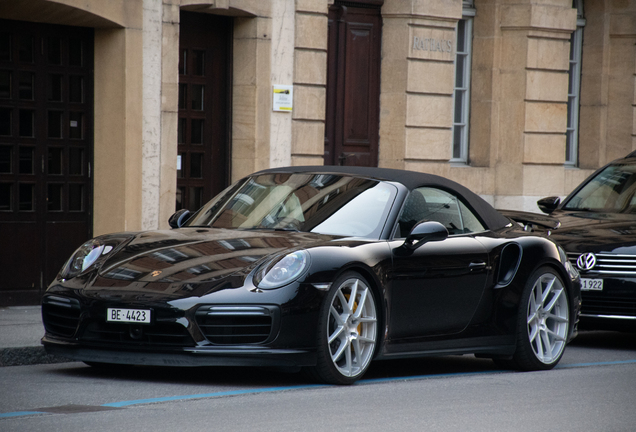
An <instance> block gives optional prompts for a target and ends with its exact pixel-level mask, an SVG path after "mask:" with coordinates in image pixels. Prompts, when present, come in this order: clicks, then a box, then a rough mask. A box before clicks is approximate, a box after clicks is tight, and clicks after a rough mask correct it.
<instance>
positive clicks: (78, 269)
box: [60, 239, 112, 279]
mask: <svg viewBox="0 0 636 432" xmlns="http://www.w3.org/2000/svg"><path fill="white" fill-rule="evenodd" d="M111 249H112V247H111V246H106V245H104V243H103V242H102V241H100V240H99V239H92V240H89V241H87V242H86V243H84V244H83V245H81V246H80V247H79V248H78V249H77V250H76V251H75V253H74V254H73V255H71V258H70V259H69V260H68V261H67V262H66V264H64V267H62V271H61V272H60V276H61V277H62V278H64V279H71V278H74V277H75V276H77V275H79V274H81V273H83V272H85V271H86V270H88V269H89V268H90V267H91V266H92V265H93V264H94V263H95V261H97V258H99V257H100V255H101V254H102V253H104V251H106V252H110V250H111Z"/></svg>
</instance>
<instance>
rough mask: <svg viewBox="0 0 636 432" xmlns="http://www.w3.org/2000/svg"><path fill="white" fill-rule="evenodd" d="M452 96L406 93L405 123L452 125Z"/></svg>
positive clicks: (408, 124)
mask: <svg viewBox="0 0 636 432" xmlns="http://www.w3.org/2000/svg"><path fill="white" fill-rule="evenodd" d="M452 110H453V98H451V97H447V96H433V95H421V94H408V95H407V96H406V125H407V126H424V127H451V126H452V122H453V119H452Z"/></svg>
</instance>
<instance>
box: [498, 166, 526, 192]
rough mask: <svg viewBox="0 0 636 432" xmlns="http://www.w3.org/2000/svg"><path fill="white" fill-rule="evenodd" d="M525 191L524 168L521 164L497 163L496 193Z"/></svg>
mask: <svg viewBox="0 0 636 432" xmlns="http://www.w3.org/2000/svg"><path fill="white" fill-rule="evenodd" d="M522 193H523V168H522V166H521V165H520V164H515V163H513V164H504V163H501V164H499V165H497V170H496V171H495V195H521V194H522Z"/></svg>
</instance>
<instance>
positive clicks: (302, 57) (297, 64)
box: [294, 50, 327, 85]
mask: <svg viewBox="0 0 636 432" xmlns="http://www.w3.org/2000/svg"><path fill="white" fill-rule="evenodd" d="M295 53H296V55H295V58H294V83H298V84H317V85H327V53H326V52H325V51H304V50H296V51H295Z"/></svg>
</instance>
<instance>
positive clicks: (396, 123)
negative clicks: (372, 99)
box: [379, 92, 406, 167]
mask: <svg viewBox="0 0 636 432" xmlns="http://www.w3.org/2000/svg"><path fill="white" fill-rule="evenodd" d="M405 119H406V94H405V93H404V92H395V93H381V94H380V143H381V144H380V155H379V165H380V166H394V167H395V165H394V163H395V161H396V160H402V159H404V155H405V153H404V151H405V148H404V146H405V138H404V136H405V128H404V122H405Z"/></svg>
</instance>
